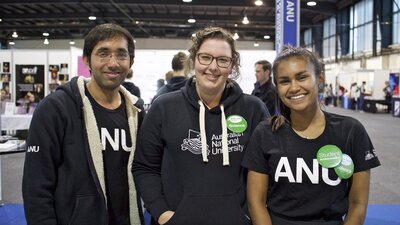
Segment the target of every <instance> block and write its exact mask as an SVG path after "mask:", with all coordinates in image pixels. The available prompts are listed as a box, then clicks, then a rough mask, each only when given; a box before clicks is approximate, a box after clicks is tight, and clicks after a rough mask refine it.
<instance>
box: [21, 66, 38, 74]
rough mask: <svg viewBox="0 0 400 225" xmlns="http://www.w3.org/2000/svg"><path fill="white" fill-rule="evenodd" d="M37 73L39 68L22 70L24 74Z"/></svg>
mask: <svg viewBox="0 0 400 225" xmlns="http://www.w3.org/2000/svg"><path fill="white" fill-rule="evenodd" d="M36 73H37V67H36V66H35V67H33V68H22V74H36Z"/></svg>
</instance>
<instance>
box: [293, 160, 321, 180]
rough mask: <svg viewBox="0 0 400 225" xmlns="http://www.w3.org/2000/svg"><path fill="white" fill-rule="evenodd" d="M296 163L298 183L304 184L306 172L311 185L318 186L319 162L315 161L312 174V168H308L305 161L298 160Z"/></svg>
mask: <svg viewBox="0 0 400 225" xmlns="http://www.w3.org/2000/svg"><path fill="white" fill-rule="evenodd" d="M296 161H297V165H296V182H297V183H303V171H304V172H305V173H306V174H307V176H308V178H310V181H311V183H313V184H318V161H317V160H316V159H314V160H313V172H311V170H310V168H308V166H307V164H306V162H305V161H304V159H302V158H297V160H296Z"/></svg>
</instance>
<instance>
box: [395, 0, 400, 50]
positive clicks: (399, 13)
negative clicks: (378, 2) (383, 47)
mask: <svg viewBox="0 0 400 225" xmlns="http://www.w3.org/2000/svg"><path fill="white" fill-rule="evenodd" d="M399 7H400V0H393V44H400V8H399Z"/></svg>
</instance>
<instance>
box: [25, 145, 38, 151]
mask: <svg viewBox="0 0 400 225" xmlns="http://www.w3.org/2000/svg"><path fill="white" fill-rule="evenodd" d="M39 149H40V146H28V149H27V152H39Z"/></svg>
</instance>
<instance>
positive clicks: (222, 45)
mask: <svg viewBox="0 0 400 225" xmlns="http://www.w3.org/2000/svg"><path fill="white" fill-rule="evenodd" d="M201 53H206V54H208V55H209V56H212V57H214V59H213V60H212V61H211V63H210V65H203V64H201V63H200V62H199V54H201ZM216 57H227V58H232V49H231V47H230V45H229V43H228V42H226V41H224V40H222V39H208V40H205V41H204V42H203V43H202V45H201V46H200V48H199V50H198V52H197V55H196V58H195V62H194V71H195V74H196V83H197V87H198V91H200V93H201V92H205V93H207V94H211V95H212V94H218V93H221V92H222V91H223V90H224V88H225V83H226V80H227V79H228V76H229V75H230V74H231V73H232V63H230V65H229V66H228V67H227V68H223V67H220V66H218V65H217V59H216Z"/></svg>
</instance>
